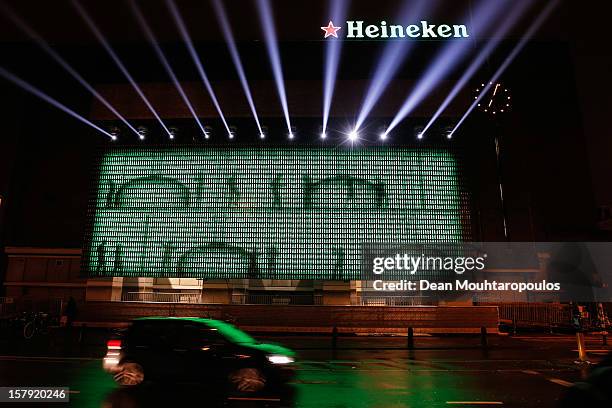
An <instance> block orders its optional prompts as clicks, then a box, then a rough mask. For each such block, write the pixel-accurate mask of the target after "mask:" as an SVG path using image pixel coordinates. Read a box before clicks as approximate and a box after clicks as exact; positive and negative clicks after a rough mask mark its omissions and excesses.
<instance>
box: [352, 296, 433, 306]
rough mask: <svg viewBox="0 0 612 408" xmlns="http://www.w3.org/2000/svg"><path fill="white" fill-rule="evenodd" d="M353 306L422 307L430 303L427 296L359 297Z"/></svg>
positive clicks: (353, 301)
mask: <svg viewBox="0 0 612 408" xmlns="http://www.w3.org/2000/svg"><path fill="white" fill-rule="evenodd" d="M351 304H352V305H353V306H421V305H426V304H429V303H428V299H427V297H425V296H359V297H355V298H353V299H352V301H351Z"/></svg>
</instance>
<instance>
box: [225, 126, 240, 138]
mask: <svg viewBox="0 0 612 408" xmlns="http://www.w3.org/2000/svg"><path fill="white" fill-rule="evenodd" d="M237 131H238V129H237V128H236V126H230V127H229V133H228V134H227V136H228V137H229V138H230V139H233V138H234V136H236V132H237Z"/></svg>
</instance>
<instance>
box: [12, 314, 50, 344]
mask: <svg viewBox="0 0 612 408" xmlns="http://www.w3.org/2000/svg"><path fill="white" fill-rule="evenodd" d="M53 323H54V319H53V318H52V317H51V316H50V315H49V314H48V313H44V312H23V313H22V314H21V315H20V316H18V317H16V318H15V319H14V320H13V328H14V330H16V331H20V332H21V334H22V335H23V338H24V339H26V340H30V339H31V338H33V337H34V336H36V335H46V334H48V333H49V327H50V326H52V325H53Z"/></svg>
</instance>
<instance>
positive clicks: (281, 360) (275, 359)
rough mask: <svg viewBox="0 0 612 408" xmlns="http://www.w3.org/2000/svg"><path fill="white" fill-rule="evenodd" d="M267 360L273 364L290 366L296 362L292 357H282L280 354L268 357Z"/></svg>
mask: <svg viewBox="0 0 612 408" xmlns="http://www.w3.org/2000/svg"><path fill="white" fill-rule="evenodd" d="M266 358H267V359H268V361H269V362H271V363H272V364H289V363H293V362H294V361H295V360H294V359H293V358H292V357H288V356H282V355H279V354H272V355H269V356H266Z"/></svg>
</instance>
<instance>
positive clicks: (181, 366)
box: [103, 317, 295, 393]
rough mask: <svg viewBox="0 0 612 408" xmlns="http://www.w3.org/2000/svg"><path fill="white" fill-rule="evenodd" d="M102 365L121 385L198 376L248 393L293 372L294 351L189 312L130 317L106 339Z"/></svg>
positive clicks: (193, 379) (187, 379) (268, 386)
mask: <svg viewBox="0 0 612 408" xmlns="http://www.w3.org/2000/svg"><path fill="white" fill-rule="evenodd" d="M107 347H108V351H107V354H106V356H105V357H104V360H103V368H104V370H106V371H107V372H109V373H111V374H113V376H114V379H115V381H116V382H117V383H118V384H120V385H123V386H135V385H139V384H141V383H143V382H144V381H153V382H156V381H165V382H176V383H178V382H199V383H205V384H209V385H215V386H216V385H219V386H223V387H227V390H228V391H235V392H240V393H254V392H258V391H261V390H264V389H271V388H273V387H275V386H280V385H282V384H283V383H285V382H286V381H287V380H288V379H290V378H291V377H292V376H293V364H292V363H293V362H294V355H295V353H294V352H293V351H292V350H290V349H288V348H285V347H282V346H279V345H275V344H266V343H260V342H258V341H257V340H255V339H254V338H252V337H251V336H249V335H248V334H247V333H245V332H243V331H242V330H240V329H238V328H237V327H235V326H233V325H231V324H229V323H226V322H223V321H219V320H213V319H202V318H195V317H145V318H140V319H135V320H134V321H133V322H132V324H131V325H130V327H129V328H128V329H127V330H126V331H125V332H124V333H123V334H122V335H119V336H117V337H116V338H112V339H110V340H108V343H107Z"/></svg>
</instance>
